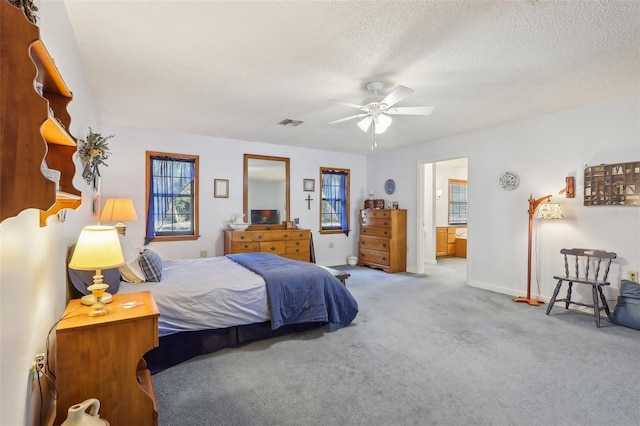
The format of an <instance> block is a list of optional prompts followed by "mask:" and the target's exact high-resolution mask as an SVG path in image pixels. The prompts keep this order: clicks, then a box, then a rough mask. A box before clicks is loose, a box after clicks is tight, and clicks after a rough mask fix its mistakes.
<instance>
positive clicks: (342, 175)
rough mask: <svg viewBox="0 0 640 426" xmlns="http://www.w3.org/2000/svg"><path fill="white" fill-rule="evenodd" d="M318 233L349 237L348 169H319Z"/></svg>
mask: <svg viewBox="0 0 640 426" xmlns="http://www.w3.org/2000/svg"><path fill="white" fill-rule="evenodd" d="M320 195H321V197H322V202H321V203H320V233H321V234H337V233H340V232H344V233H345V235H349V169H333V168H328V167H321V168H320Z"/></svg>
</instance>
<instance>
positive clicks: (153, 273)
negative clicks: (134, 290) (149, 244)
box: [138, 249, 162, 282]
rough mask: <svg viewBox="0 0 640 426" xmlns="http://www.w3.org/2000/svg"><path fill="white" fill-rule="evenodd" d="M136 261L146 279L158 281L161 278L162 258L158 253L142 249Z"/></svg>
mask: <svg viewBox="0 0 640 426" xmlns="http://www.w3.org/2000/svg"><path fill="white" fill-rule="evenodd" d="M138 261H139V263H140V267H141V268H142V272H143V273H144V276H145V278H146V280H147V281H155V282H160V280H161V279H162V258H160V256H159V255H158V253H156V252H155V251H153V250H149V249H144V251H143V252H142V254H141V255H140V259H138Z"/></svg>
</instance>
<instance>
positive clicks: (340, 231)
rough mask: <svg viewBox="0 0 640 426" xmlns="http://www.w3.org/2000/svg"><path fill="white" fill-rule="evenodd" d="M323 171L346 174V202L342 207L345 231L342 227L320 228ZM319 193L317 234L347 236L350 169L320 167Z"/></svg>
mask: <svg viewBox="0 0 640 426" xmlns="http://www.w3.org/2000/svg"><path fill="white" fill-rule="evenodd" d="M325 171H335V172H345V173H346V175H347V176H346V184H345V186H346V188H345V191H346V195H347V199H346V202H345V203H344V204H345V205H343V206H342V207H343V208H344V209H345V212H346V214H347V229H346V230H345V229H343V228H342V227H340V228H331V229H324V228H323V227H322V216H323V212H322V206H323V204H324V198H323V196H322V194H323V189H324V188H323V186H324V180H323V174H324V172H325ZM319 182H320V185H319V187H320V192H319V194H318V197H319V198H320V203H319V205H320V207H319V210H320V215H319V217H318V219H319V225H318V232H319V233H320V234H346V235H349V232H351V214H350V212H351V169H341V168H338V167H320V179H319Z"/></svg>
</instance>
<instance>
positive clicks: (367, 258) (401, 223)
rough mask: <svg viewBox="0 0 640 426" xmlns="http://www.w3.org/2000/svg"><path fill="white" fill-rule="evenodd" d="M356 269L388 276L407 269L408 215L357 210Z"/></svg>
mask: <svg viewBox="0 0 640 426" xmlns="http://www.w3.org/2000/svg"><path fill="white" fill-rule="evenodd" d="M358 266H369V267H371V268H377V269H382V270H383V271H385V272H388V273H396V272H404V271H406V269H407V211H406V210H400V209H397V210H386V209H364V210H360V238H359V240H358Z"/></svg>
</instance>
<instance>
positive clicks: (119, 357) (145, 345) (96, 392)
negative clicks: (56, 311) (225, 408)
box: [54, 291, 159, 426]
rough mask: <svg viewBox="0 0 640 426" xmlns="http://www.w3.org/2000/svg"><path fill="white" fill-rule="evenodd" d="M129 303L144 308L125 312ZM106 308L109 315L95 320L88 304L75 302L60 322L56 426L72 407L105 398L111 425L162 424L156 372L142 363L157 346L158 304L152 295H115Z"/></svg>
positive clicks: (102, 403)
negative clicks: (154, 381) (154, 385)
mask: <svg viewBox="0 0 640 426" xmlns="http://www.w3.org/2000/svg"><path fill="white" fill-rule="evenodd" d="M127 302H141V303H142V305H140V306H136V307H133V308H130V309H124V308H123V307H122V305H123V304H124V303H127ZM107 307H108V308H109V313H108V314H107V315H103V316H98V317H90V316H87V312H88V311H89V309H90V307H89V306H84V305H82V304H81V303H80V300H79V299H75V300H71V301H70V302H69V304H68V305H67V309H65V311H64V314H63V317H64V319H63V320H61V321H60V323H59V324H58V327H57V329H56V342H55V348H56V349H55V354H56V355H55V366H54V372H55V374H56V388H57V390H58V399H57V403H56V419H55V423H54V424H55V425H59V424H61V423H62V422H64V420H65V419H66V418H67V412H68V410H69V407H71V406H72V405H74V404H78V403H80V402H82V401H84V400H86V399H88V398H97V399H98V400H100V411H99V414H100V417H101V418H104V419H105V420H107V421H109V423H110V424H111V425H114V426H116V425H136V426H142V425H157V424H158V410H157V408H156V400H155V394H154V391H153V384H152V382H151V374H150V373H149V370H148V369H147V368H146V363H145V361H144V359H142V356H143V355H144V354H145V353H147V352H148V351H149V350H151V349H153V348H154V347H157V346H158V316H159V312H158V307H157V306H156V302H155V300H153V296H152V295H151V293H150V292H148V291H146V292H140V293H130V294H115V295H114V296H113V302H111V303H109V304H108V305H107ZM67 315H68V316H67ZM65 316H66V317H65Z"/></svg>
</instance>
